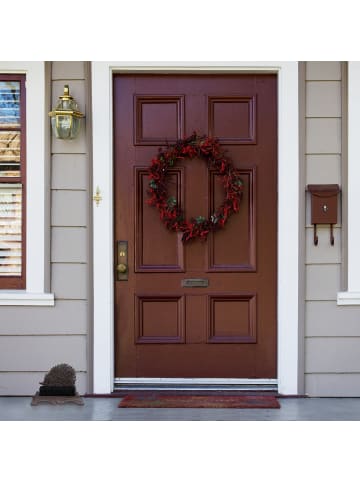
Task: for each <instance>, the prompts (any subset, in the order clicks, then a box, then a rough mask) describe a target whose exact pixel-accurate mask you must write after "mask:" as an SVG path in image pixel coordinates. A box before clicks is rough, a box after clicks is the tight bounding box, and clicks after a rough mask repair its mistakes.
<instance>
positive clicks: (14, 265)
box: [0, 74, 26, 289]
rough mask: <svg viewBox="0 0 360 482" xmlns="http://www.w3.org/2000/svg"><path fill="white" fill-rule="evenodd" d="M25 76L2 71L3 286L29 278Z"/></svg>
mask: <svg viewBox="0 0 360 482" xmlns="http://www.w3.org/2000/svg"><path fill="white" fill-rule="evenodd" d="M25 105H26V102H25V75H12V74H0V288H2V289H4V288H6V289H21V288H25V286H26V279H25V266H26V263H25V225H26V224H25V198H26V193H25V187H26V182H25V156H26V152H25V151H26V149H25V147H26V141H25V136H26V123H25V116H26V113H25Z"/></svg>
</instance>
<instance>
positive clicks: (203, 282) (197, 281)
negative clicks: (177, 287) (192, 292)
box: [181, 278, 209, 288]
mask: <svg viewBox="0 0 360 482" xmlns="http://www.w3.org/2000/svg"><path fill="white" fill-rule="evenodd" d="M181 286H182V287H183V288H207V287H208V286H209V280H208V279H206V278H187V279H183V280H181Z"/></svg>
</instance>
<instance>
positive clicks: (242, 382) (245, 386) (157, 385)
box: [114, 378, 278, 391]
mask: <svg viewBox="0 0 360 482" xmlns="http://www.w3.org/2000/svg"><path fill="white" fill-rule="evenodd" d="M277 388H278V381H277V379H273V378H266V379H260V378H249V379H247V378H115V381H114V391H117V390H131V391H133V390H167V391H168V390H174V391H176V390H178V391H179V390H181V391H186V390H197V391H198V390H199V391H200V390H206V391H215V390H221V391H225V390H226V391H227V390H229V391H277Z"/></svg>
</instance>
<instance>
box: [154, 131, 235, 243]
mask: <svg viewBox="0 0 360 482" xmlns="http://www.w3.org/2000/svg"><path fill="white" fill-rule="evenodd" d="M194 158H201V159H204V160H205V161H206V162H207V165H208V168H209V169H213V170H214V172H215V174H216V175H217V177H218V178H219V179H220V181H221V182H222V184H223V186H224V190H225V197H224V201H223V203H222V204H221V206H219V207H218V208H217V209H215V211H214V213H213V214H211V216H210V217H209V218H208V219H206V218H205V217H203V216H198V217H196V218H191V219H190V221H188V220H186V219H185V215H184V212H183V210H182V209H181V207H180V206H179V205H178V202H177V200H176V199H175V198H174V197H173V196H169V195H168V189H167V176H168V171H169V169H171V168H173V167H174V166H175V164H176V163H177V162H179V161H182V160H186V159H194ZM148 173H149V174H148V177H149V180H150V182H149V189H148V194H149V199H148V200H147V203H148V204H149V205H150V206H155V207H157V208H158V210H159V212H160V219H161V220H162V222H163V223H164V224H165V226H166V227H167V228H168V229H169V230H170V231H176V232H179V231H180V232H182V233H183V236H182V241H183V242H184V243H185V242H187V241H190V240H192V239H196V238H200V239H201V240H203V241H205V240H206V239H207V236H208V234H209V233H211V232H215V231H218V230H219V229H222V228H223V227H224V226H225V224H226V222H227V220H228V219H229V217H230V216H231V214H233V213H236V212H238V211H239V207H240V201H241V198H242V193H243V189H244V184H243V181H242V180H241V178H240V173H239V170H238V169H236V168H234V167H233V165H232V163H231V161H230V160H229V159H227V158H226V157H225V153H224V150H222V149H221V147H220V144H219V141H218V140H217V139H215V138H212V137H207V136H199V135H197V134H196V132H194V134H192V135H191V136H190V137H187V138H186V139H180V140H178V141H177V142H176V143H175V144H172V145H170V146H168V148H167V149H166V150H162V149H160V150H159V153H158V155H157V156H156V157H155V158H153V159H152V160H151V166H150V168H149V170H148Z"/></svg>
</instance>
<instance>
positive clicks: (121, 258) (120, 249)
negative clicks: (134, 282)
mask: <svg viewBox="0 0 360 482" xmlns="http://www.w3.org/2000/svg"><path fill="white" fill-rule="evenodd" d="M115 270H116V279H117V281H127V280H128V274H129V273H128V242H127V241H118V242H117V246H116V267H115Z"/></svg>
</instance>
